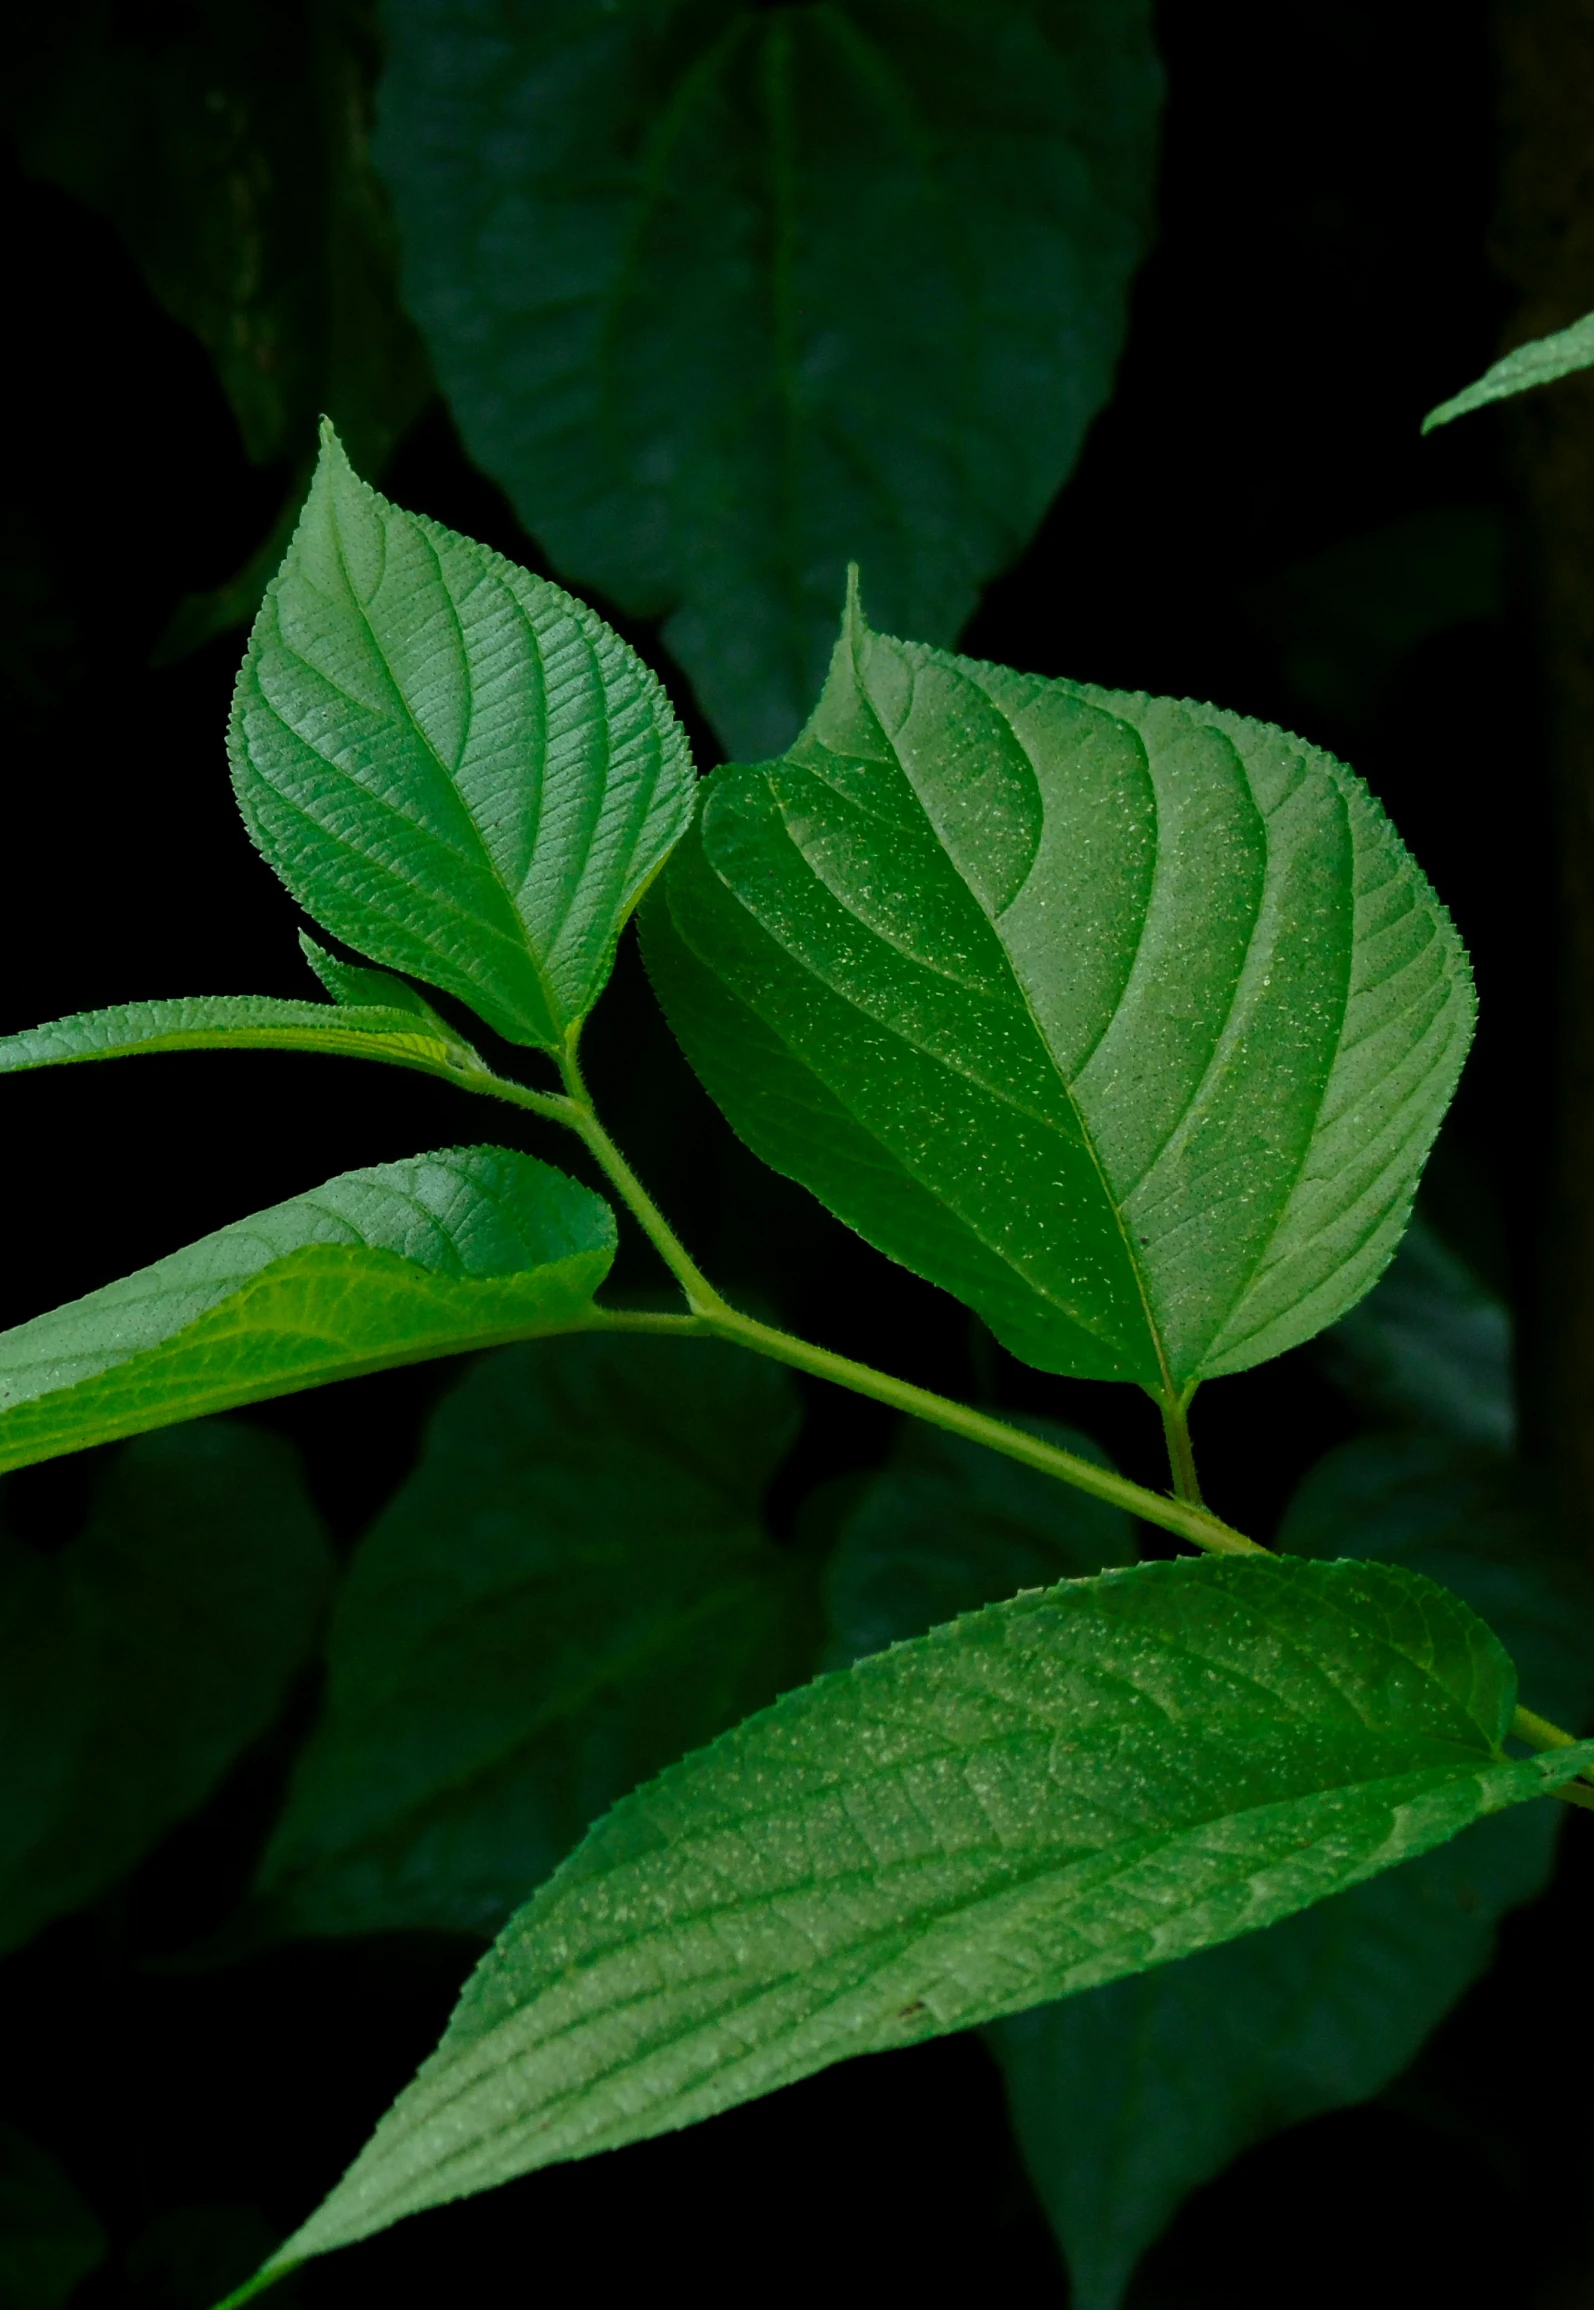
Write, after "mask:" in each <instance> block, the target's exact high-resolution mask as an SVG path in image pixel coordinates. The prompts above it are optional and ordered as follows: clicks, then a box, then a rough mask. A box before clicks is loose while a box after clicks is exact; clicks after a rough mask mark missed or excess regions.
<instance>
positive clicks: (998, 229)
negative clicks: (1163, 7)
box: [377, 0, 1160, 754]
mask: <svg viewBox="0 0 1594 2310" xmlns="http://www.w3.org/2000/svg"><path fill="white" fill-rule="evenodd" d="M386 23H387V26H388V29H389V36H390V47H389V64H388V73H387V79H386V82H385V84H384V88H383V97H382V124H381V129H380V132H379V137H378V146H377V153H378V160H379V163H380V165H381V167H382V168H383V170H384V172H385V174H386V176H387V179H388V182H389V184H390V186H391V187H392V190H393V194H394V199H395V203H396V206H397V209H398V214H399V221H400V225H401V227H402V230H403V235H404V247H405V271H404V277H405V289H406V295H407V298H408V301H409V304H410V307H411V309H412V310H413V311H414V312H415V313H416V315H417V316H418V317H419V319H420V321H421V324H422V326H423V328H424V329H425V331H426V334H427V337H428V340H429V343H430V346H431V350H432V356H433V359H434V361H435V363H436V365H437V368H438V373H439V375H440V376H441V378H442V380H443V383H444V386H445V389H446V391H447V393H448V395H449V400H450V404H451V406H452V408H453V410H454V411H455V413H456V415H457V416H458V418H459V422H460V427H461V430H462V432H463V434H464V437H465V440H466V443H467V445H468V446H469V448H470V451H471V454H472V456H473V457H474V458H475V459H476V461H477V463H478V464H480V465H482V466H483V467H485V469H486V470H487V471H488V472H489V473H491V474H493V475H494V476H495V477H496V478H497V479H498V480H499V481H501V482H502V483H503V485H504V487H505V488H506V489H507V490H508V492H509V495H510V496H511V498H512V499H513V501H514V503H515V506H516V509H517V511H518V512H519V514H520V516H521V519H522V520H523V521H524V522H525V523H526V525H527V527H528V528H529V529H531V530H532V531H533V532H534V533H535V534H536V536H537V537H539V538H540V539H541V540H542V541H543V542H544V544H545V545H546V546H547V548H548V551H549V553H550V554H551V555H552V556H553V559H554V561H555V562H556V564H557V565H558V567H559V568H560V569H561V570H562V571H564V572H565V573H566V574H567V575H568V576H569V577H570V579H571V580H572V582H573V583H576V584H579V585H582V586H592V587H597V588H599V589H601V590H602V591H603V592H604V593H605V594H607V595H608V596H609V597H610V598H611V599H612V600H614V601H616V602H618V603H620V604H621V605H622V606H623V607H624V608H625V609H627V610H629V611H631V612H632V613H634V614H638V615H642V616H648V617H652V616H657V615H659V614H660V613H661V612H663V613H668V623H667V624H666V627H665V639H666V640H667V641H668V643H669V645H670V647H671V649H672V650H673V651H674V652H675V654H676V656H677V657H678V658H679V659H680V660H681V663H682V664H683V665H684V666H685V667H686V669H687V671H688V673H689V674H690V675H691V677H692V680H693V683H694V685H695V687H696V689H697V692H698V695H699V697H700V698H701V700H702V702H703V704H704V706H705V707H706V708H707V710H708V712H709V714H710V716H711V717H712V718H713V719H714V721H715V722H716V723H717V724H718V726H719V729H720V731H721V733H722V735H723V737H724V739H725V741H726V743H727V744H728V745H729V746H730V747H731V748H732V749H733V750H734V751H736V752H738V753H743V754H750V753H765V752H771V751H773V750H774V749H775V748H776V747H778V746H783V745H785V744H787V743H788V741H789V740H790V738H791V736H792V734H793V732H794V731H795V730H796V729H797V727H798V724H799V722H800V721H801V718H802V716H803V714H804V713H805V712H806V711H807V709H808V706H809V703H810V701H811V700H812V698H813V696H814V694H815V691H816V690H817V689H818V686H819V683H820V680H821V678H822V676H823V673H824V668H825V660H826V657H827V655H828V653H829V645H830V638H831V634H832V632H833V625H834V617H835V605H836V602H837V601H838V600H839V598H840V594H841V585H842V576H843V572H844V570H845V567H846V564H847V562H848V561H849V560H858V561H861V562H862V563H863V565H864V567H865V568H866V569H867V571H868V573H869V581H870V585H871V588H872V589H873V592H874V595H875V598H876V599H878V600H879V602H880V603H881V605H882V607H883V610H884V612H885V614H886V615H887V616H888V617H889V618H890V619H891V621H892V622H893V623H895V624H897V625H898V626H899V627H900V628H901V629H902V630H903V631H904V632H907V633H914V634H924V635H926V636H927V637H928V638H929V639H931V640H932V641H942V642H950V641H952V640H954V639H955V638H956V635H957V632H958V629H959V627H960V626H961V625H962V624H963V622H964V620H965V619H966V618H967V616H968V614H969V612H970V610H971V609H972V608H973V606H974V603H975V599H976V595H977V592H978V589H979V587H980V585H981V584H982V583H983V581H984V580H985V579H986V578H987V577H989V576H990V575H991V574H992V573H993V572H994V571H995V570H998V569H1000V568H1002V567H1003V566H1004V565H1005V564H1006V563H1008V562H1009V561H1011V560H1012V559H1013V557H1014V555H1015V554H1016V553H1017V551H1018V550H1019V548H1020V547H1021V546H1022V545H1023V543H1024V541H1025V539H1026V538H1027V537H1028V536H1029V534H1030V532H1031V531H1032V530H1033V528H1034V527H1035V524H1036V523H1037V521H1038V520H1039V519H1040V516H1041V514H1042V513H1043V512H1044V510H1045V508H1046V506H1047V504H1048V503H1049V502H1050V500H1051V498H1052V497H1053V495H1054V494H1055V493H1056V491H1057V489H1058V488H1059V486H1060V485H1061V483H1062V482H1063V480H1064V479H1065V478H1066V476H1067V474H1068V472H1069V470H1070V468H1071V467H1072V465H1073V463H1074V459H1075V457H1076V456H1077V455H1078V452H1079V447H1080V443H1081V441H1082V440H1083V438H1084V434H1085V429H1086V427H1087V426H1088V424H1089V422H1090V420H1091V418H1092V417H1093V416H1094V415H1095V413H1096V411H1097V410H1098V409H1099V408H1100V407H1101V405H1102V403H1103V402H1104V401H1105V399H1106V397H1107V393H1108V390H1109V387H1110V384H1111V379H1112V373H1113V368H1114V365H1115V363H1116V360H1117V355H1118V348H1119V345H1120V343H1121V341H1122V337H1123V330H1124V316H1125V300H1126V292H1127V289H1128V284H1129V279H1130V276H1131V274H1132V272H1133V269H1134V267H1135V265H1136V263H1137V262H1138V260H1139V257H1140V254H1141V252H1142V250H1143V249H1144V247H1145V245H1146V241H1147V238H1148V235H1149V230H1150V223H1151V192H1152V172H1153V165H1154V157H1155V131H1156V118H1157V109H1158V102H1159V96H1160V76H1159V73H1158V70H1157V66H1156V62H1155V59H1154V56H1153V52H1152V46H1151V36H1150V10H1149V8H1148V7H1146V6H1145V5H1144V4H1143V0H985V4H984V5H983V6H981V7H979V8H970V7H968V6H966V5H963V4H962V0H837V4H833V5H822V6H818V7H811V8H802V9H795V8H779V9H771V10H760V9H756V8H753V7H750V6H745V5H741V4H738V0H707V4H706V5H704V4H696V5H692V6H687V5H685V0H620V4H619V5H615V6H612V7H606V8H603V9H595V8H593V7H592V6H590V5H589V4H588V0H509V4H508V5H501V4H499V0H390V5H389V6H388V8H387V10H386Z"/></svg>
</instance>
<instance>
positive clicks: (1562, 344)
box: [1422, 313, 1594, 433]
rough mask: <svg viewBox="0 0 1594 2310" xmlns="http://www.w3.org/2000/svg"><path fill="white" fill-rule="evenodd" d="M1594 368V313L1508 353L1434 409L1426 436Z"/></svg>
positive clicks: (1426, 423) (1425, 425)
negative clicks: (1456, 420)
mask: <svg viewBox="0 0 1594 2310" xmlns="http://www.w3.org/2000/svg"><path fill="white" fill-rule="evenodd" d="M1591 366H1594V313H1585V314H1584V315H1583V318H1582V320H1581V321H1574V322H1573V323H1572V326H1571V327H1570V328H1569V329H1557V330H1556V332H1555V334H1554V335H1553V336H1551V337H1534V338H1533V339H1531V341H1530V342H1529V343H1528V344H1526V345H1518V347H1517V348H1516V351H1515V352H1514V353H1507V354H1506V356H1505V358H1504V359H1503V360H1501V361H1496V363H1495V364H1494V367H1493V368H1492V369H1486V370H1485V371H1484V373H1483V375H1482V376H1481V377H1480V378H1478V379H1477V381H1476V382H1475V383H1474V384H1471V385H1468V386H1465V387H1464V388H1463V389H1462V391H1461V392H1459V393H1456V394H1453V395H1452V396H1451V398H1450V399H1449V400H1448V401H1441V402H1440V404H1439V406H1438V408H1437V409H1430V410H1429V412H1428V414H1427V416H1426V417H1425V418H1424V419H1423V421H1422V429H1423V431H1424V433H1431V432H1432V431H1433V429H1434V427H1435V426H1436V425H1448V424H1449V423H1450V422H1451V420H1452V418H1455V417H1466V416H1468V415H1469V414H1470V412H1471V411H1472V410H1474V409H1483V408H1486V407H1487V406H1488V404H1489V403H1490V402H1491V401H1507V400H1509V399H1510V398H1511V396H1512V395H1513V394H1515V393H1526V392H1527V391H1528V390H1529V388H1530V387H1531V386H1534V385H1551V384H1553V383H1554V381H1555V379H1556V378H1557V377H1569V376H1570V375H1571V373H1572V371H1573V370H1574V369H1587V368H1589V367H1591Z"/></svg>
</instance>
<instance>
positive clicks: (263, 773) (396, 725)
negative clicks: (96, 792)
mask: <svg viewBox="0 0 1594 2310" xmlns="http://www.w3.org/2000/svg"><path fill="white" fill-rule="evenodd" d="M229 748H230V752H231V757H232V766H233V783H234V787H235V789H236V791H237V795H238V800H239V805H240V807H241V808H242V810H243V814H244V819H245V822H246V823H247V825H248V827H249V831H250V833H251V835H252V836H253V838H254V840H255V842H256V843H257V844H258V845H259V847H260V849H261V850H262V851H263V853H264V854H265V856H266V858H267V859H268V860H269V861H270V863H271V864H272V866H273V867H275V869H276V871H277V873H278V874H280V875H281V877H282V879H283V881H284V882H285V883H286V884H287V886H288V888H289V889H290V890H291V891H292V893H293V895H294V897H295V898H296V899H298V900H299V902H300V904H301V905H302V906H304V907H305V908H307V909H308V911H309V912H310V913H311V914H313V915H314V916H315V917H316V919H317V920H318V921H319V922H321V923H323V924H324V925H325V926H326V928H327V929H328V930H330V931H331V932H333V933H334V935H335V936H336V937H338V938H340V939H342V940H343V941H344V943H345V944H346V945H348V946H351V947H353V948H354V949H355V950H356V952H357V953H360V954H363V955H368V956H370V958H371V959H372V960H373V961H375V962H379V963H385V964H387V965H388V966H389V967H390V968H391V969H393V970H397V971H406V972H409V973H411V974H412V975H413V976H415V977H417V978H421V979H426V980H428V981H430V982H431V983H432V984H433V985H434V986H439V987H444V988H446V989H447V990H448V992H449V993H450V994H452V995H457V996H458V997H459V998H460V1000H461V1001H462V1002H466V1003H469V1004H470V1005H471V1006H472V1008H473V1009H475V1010H476V1011H478V1012H479V1013H480V1014H481V1016H482V1017H483V1018H484V1019H486V1020H487V1022H488V1023H489V1025H491V1026H492V1027H494V1028H496V1029H497V1031H498V1032H499V1033H500V1034H502V1035H504V1036H506V1037H507V1038H508V1039H509V1040H510V1041H511V1042H514V1043H527V1044H537V1045H540V1046H541V1047H542V1048H544V1049H547V1050H558V1049H560V1048H561V1047H562V1046H563V1043H564V1038H565V1035H566V1032H567V1030H568V1029H569V1028H570V1027H571V1026H572V1025H573V1024H574V1023H575V1022H577V1021H578V1020H580V1019H581V1018H583V1017H584V1016H585V1015H586V1013H587V1012H588V1011H589V1010H590V1009H591V1007H592V1005H593V1003H594V1002H595V1001H596V1000H597V998H598V995H599V994H600V993H601V991H602V988H603V985H604V981H605V980H606V979H607V977H608V975H609V970H610V966H611V964H612V962H613V959H614V944H615V940H616V938H617V937H618V935H619V932H620V929H621V926H622V925H623V923H624V922H625V919H626V916H627V915H628V914H629V912H630V910H631V908H632V907H633V906H634V905H635V903H636V900H637V898H638V896H639V895H640V893H641V891H642V888H643V886H644V885H645V883H646V882H647V881H648V878H649V877H650V876H651V875H652V874H653V873H654V872H655V871H656V869H657V868H658V866H659V865H660V863H661V861H662V860H663V858H664V856H665V854H666V853H667V851H668V850H669V848H670V846H671V844H672V843H673V842H675V841H676V840H677V839H678V837H679V836H680V834H681V832H682V831H683V829H684V827H685V825H686V822H687V819H688V817H689V816H690V814H691V807H692V765H691V759H690V756H689V755H688V753H687V748H686V741H685V739H684V738H683V736H682V735H681V731H680V727H679V725H678V723H677V722H676V719H675V716H674V714H673V712H672V711H671V708H670V706H669V703H668V701H667V700H666V698H665V696H664V692H663V691H662V689H661V688H660V687H659V684H658V682H657V681H656V680H655V679H654V677H653V675H652V674H650V673H649V672H648V670H647V669H646V667H645V666H644V665H643V664H642V663H641V661H640V659H638V658H637V657H636V655H635V654H634V653H633V652H632V651H631V650H629V649H627V647H626V645H625V644H624V643H623V642H622V641H621V640H620V639H619V638H618V636H617V635H615V634H613V633H611V632H610V630H609V628H608V627H607V626H605V625H604V623H603V621H602V620H601V619H600V618H598V617H597V616H596V615H595V614H594V613H593V612H592V611H591V610H589V609H587V608H586V607H585V606H584V605H583V604H582V603H580V602H577V601H573V600H572V599H571V597H570V596H569V595H568V594H565V593H561V592H560V590H559V588H558V587H557V586H553V585H549V584H548V583H547V582H546V580H544V579H542V578H536V577H532V576H531V575H530V574H529V573H528V572H527V571H525V570H522V569H517V568H515V566H514V565H513V564H512V563H510V562H507V561H505V560H503V558H502V557H501V556H500V555H498V554H495V553H492V552H490V551H489V549H488V548H487V547H486V546H481V545H476V544H473V543H472V541H471V540H470V539H469V538H463V537H457V536H456V535H455V534H454V532H453V531H452V530H447V529H444V528H442V526H441V525H440V524H439V523H437V522H432V521H428V520H426V519H425V518H424V517H423V516H421V515H418V514H410V513H405V512H403V511H401V510H400V508H399V507H398V506H395V505H390V504H389V503H388V501H387V500H386V498H384V497H380V496H378V494H377V492H376V491H375V490H374V489H370V488H368V487H367V486H366V484H365V483H364V482H363V481H361V480H360V479H359V477H358V475H356V474H355V473H354V471H353V470H352V468H351V467H350V465H349V463H348V460H347V459H346V458H345V456H344V454H343V451H342V449H341V448H340V446H339V444H338V442H337V439H336V436H335V435H333V434H332V432H331V431H330V428H329V429H327V430H326V432H325V434H324V438H323V443H322V451H321V459H320V463H319V464H318V465H317V467H316V473H315V480H314V482H313V484H312V486H311V490H310V496H309V499H308V502H307V503H306V506H305V510H304V515H303V518H302V519H301V521H300V524H299V527H298V530H297V531H296V532H295V535H294V540H293V544H292V545H291V547H290V548H289V551H288V556H287V559H286V561H285V562H284V563H283V565H282V568H281V570H280V571H279V572H278V574H277V576H276V578H275V579H274V580H273V582H272V584H271V586H270V587H269V588H268V590H267V594H266V599H265V601H264V603H263V604H262V606H261V611H260V616H259V618H258V619H257V620H256V622H255V627H254V631H253V633H252V634H251V636H250V641H249V650H248V654H247V656H246V658H245V660H244V664H243V669H242V671H241V673H240V674H239V677H238V687H237V691H236V693H235V696H234V700H233V714H232V723H231V729H230V734H229Z"/></svg>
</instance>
